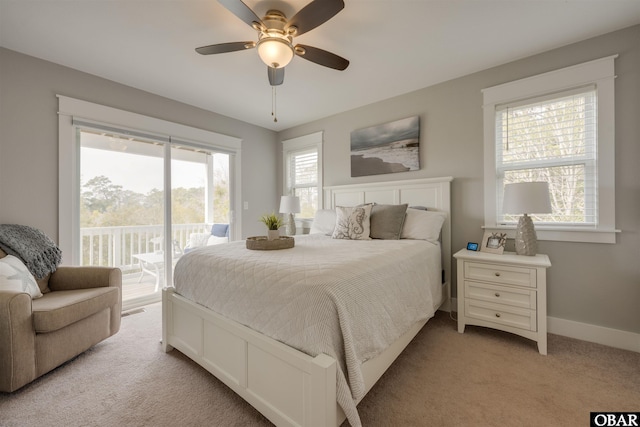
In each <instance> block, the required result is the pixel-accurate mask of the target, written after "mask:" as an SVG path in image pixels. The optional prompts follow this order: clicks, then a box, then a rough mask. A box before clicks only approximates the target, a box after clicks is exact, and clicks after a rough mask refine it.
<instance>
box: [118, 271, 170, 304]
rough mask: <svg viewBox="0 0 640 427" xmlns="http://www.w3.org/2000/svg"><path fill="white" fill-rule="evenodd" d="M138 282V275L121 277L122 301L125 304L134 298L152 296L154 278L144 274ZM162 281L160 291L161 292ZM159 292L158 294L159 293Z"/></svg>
mask: <svg viewBox="0 0 640 427" xmlns="http://www.w3.org/2000/svg"><path fill="white" fill-rule="evenodd" d="M138 280H140V273H132V274H123V275H122V301H123V302H126V301H129V300H132V299H136V298H142V297H148V296H150V295H153V294H154V292H155V288H156V278H155V277H153V276H152V275H150V274H145V275H144V276H142V280H140V282H138ZM162 285H163V283H162V281H161V282H160V290H162ZM160 290H159V291H158V292H160Z"/></svg>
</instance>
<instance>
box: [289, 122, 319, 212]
mask: <svg viewBox="0 0 640 427" xmlns="http://www.w3.org/2000/svg"><path fill="white" fill-rule="evenodd" d="M282 143H283V164H284V178H285V179H284V189H283V194H285V195H290V196H298V197H299V198H300V213H299V214H297V215H296V217H297V218H298V219H313V217H314V216H315V214H316V211H317V210H318V209H321V208H322V132H317V133H314V134H311V135H306V136H302V137H299V138H295V139H290V140H287V141H283V142H282Z"/></svg>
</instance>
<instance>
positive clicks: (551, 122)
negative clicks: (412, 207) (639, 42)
mask: <svg viewBox="0 0 640 427" xmlns="http://www.w3.org/2000/svg"><path fill="white" fill-rule="evenodd" d="M614 59H615V56H612V57H608V58H603V59H600V60H595V61H591V62H587V63H584V64H580V65H576V66H573V67H568V68H564V69H561V70H557V71H553V72H550V73H545V74H541V75H539V76H534V77H530V78H527V79H523V80H518V81H515V82H511V83H507V84H504V85H500V86H495V87H492V88H488V89H485V90H484V91H483V95H484V121H485V228H487V229H504V228H507V229H508V228H514V227H515V224H516V223H517V220H518V216H515V215H506V214H503V213H502V199H503V192H504V186H505V184H509V183H517V182H534V181H544V182H547V183H549V193H550V199H551V205H552V213H550V214H544V215H535V214H533V215H531V217H532V219H533V220H534V221H535V223H536V230H537V231H538V238H539V239H540V240H565V241H582V242H601V243H615V232H616V230H615V201H614V196H615V194H614V172H615V170H614V142H615V141H614V124H615V123H614V93H613V89H614V84H613V81H614V78H615V76H614V73H613V68H614Z"/></svg>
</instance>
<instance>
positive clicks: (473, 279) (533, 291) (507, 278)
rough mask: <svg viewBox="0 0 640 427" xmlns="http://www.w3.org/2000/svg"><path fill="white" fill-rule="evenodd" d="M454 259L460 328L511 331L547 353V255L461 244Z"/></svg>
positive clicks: (549, 264) (461, 330)
mask: <svg viewBox="0 0 640 427" xmlns="http://www.w3.org/2000/svg"><path fill="white" fill-rule="evenodd" d="M453 256H454V258H456V260H457V262H458V288H457V289H458V332H460V333H463V332H464V328H465V326H466V325H476V326H485V327H488V328H494V329H499V330H501V331H506V332H511V333H513V334H516V335H520V336H523V337H525V338H529V339H532V340H534V341H536V342H537V343H538V351H540V354H547V268H549V267H551V262H550V261H549V257H548V256H547V255H544V254H537V255H535V256H523V255H516V254H515V253H512V252H505V253H504V254H502V255H497V254H492V253H487V252H473V251H468V250H466V249H462V250H460V251H458V252H456V254H455V255H453Z"/></svg>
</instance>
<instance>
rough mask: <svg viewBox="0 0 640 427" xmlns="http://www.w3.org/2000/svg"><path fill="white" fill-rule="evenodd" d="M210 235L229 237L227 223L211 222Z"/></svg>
mask: <svg viewBox="0 0 640 427" xmlns="http://www.w3.org/2000/svg"><path fill="white" fill-rule="evenodd" d="M211 235H212V236H216V237H229V224H213V226H212V227H211Z"/></svg>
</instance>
